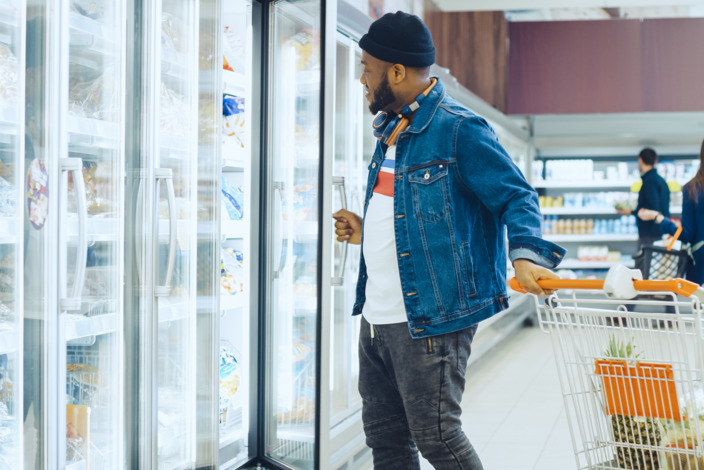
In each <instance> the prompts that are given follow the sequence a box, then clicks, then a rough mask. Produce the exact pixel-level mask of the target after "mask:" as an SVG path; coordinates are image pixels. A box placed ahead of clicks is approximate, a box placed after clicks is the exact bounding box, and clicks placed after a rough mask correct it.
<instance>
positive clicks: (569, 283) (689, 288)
mask: <svg viewBox="0 0 704 470" xmlns="http://www.w3.org/2000/svg"><path fill="white" fill-rule="evenodd" d="M509 285H510V286H511V289H513V290H515V291H517V292H522V293H524V294H525V293H527V292H528V291H526V289H525V287H523V286H522V285H521V283H520V282H518V279H516V278H515V277H514V278H511V281H509ZM538 285H539V286H540V287H541V288H543V289H547V290H559V289H588V290H601V289H603V288H604V280H603V279H543V280H542V281H538ZM633 287H634V288H635V289H636V290H638V291H655V292H673V293H675V294H680V295H683V296H685V297H689V296H691V295H692V294H693V293H694V292H695V291H696V290H697V288H698V287H699V285H698V284H695V283H693V282H690V281H687V280H685V279H670V280H668V281H633Z"/></svg>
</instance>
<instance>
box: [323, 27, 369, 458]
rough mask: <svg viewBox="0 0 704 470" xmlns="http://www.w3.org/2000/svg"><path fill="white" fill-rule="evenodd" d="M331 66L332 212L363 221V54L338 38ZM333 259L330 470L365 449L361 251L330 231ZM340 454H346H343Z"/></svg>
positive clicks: (365, 161)
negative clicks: (358, 302) (357, 312)
mask: <svg viewBox="0 0 704 470" xmlns="http://www.w3.org/2000/svg"><path fill="white" fill-rule="evenodd" d="M336 47H337V52H336V61H335V68H336V70H335V86H336V88H335V140H334V142H335V145H334V149H335V153H334V163H333V168H332V175H333V188H332V191H331V193H330V194H331V195H332V210H333V211H337V210H339V209H341V208H344V209H347V210H349V211H351V212H354V213H356V214H359V215H360V216H361V215H362V211H363V207H362V202H363V201H364V194H365V188H366V172H367V165H368V163H369V161H370V159H371V156H372V153H373V150H374V145H375V139H374V138H373V134H372V132H371V119H372V115H371V113H369V112H368V111H367V110H366V109H365V108H364V103H363V101H364V91H363V87H362V85H361V84H360V82H359V73H358V70H359V64H360V62H361V53H360V51H359V48H358V47H357V45H356V43H355V42H354V41H353V40H352V39H349V38H347V37H345V36H343V35H341V34H338V36H337V44H336ZM330 243H332V245H333V247H334V250H333V257H332V265H331V267H330V269H331V272H332V273H333V275H332V286H333V287H332V296H331V306H330V312H332V319H331V322H330V328H331V330H330V332H329V333H328V334H329V336H330V359H329V360H330V372H329V377H330V383H329V393H330V400H329V403H330V423H329V426H330V440H329V442H328V443H321V445H327V446H329V450H328V452H326V454H327V455H330V456H331V461H330V462H329V464H328V465H329V467H330V468H333V469H337V468H341V467H342V468H344V466H345V465H353V466H354V465H359V460H360V459H368V457H369V456H368V455H362V454H360V451H362V450H363V449H364V448H365V447H366V443H365V440H364V433H363V430H362V422H361V406H362V403H361V398H360V396H359V392H358V389H357V384H358V380H359V360H358V352H357V351H358V348H357V338H358V334H359V325H360V317H359V316H355V317H353V316H352V307H353V305H354V301H355V295H356V283H357V273H358V270H359V256H360V246H359V245H348V244H347V243H340V242H337V241H336V237H335V235H334V230H332V239H331V241H330ZM343 449H344V450H343Z"/></svg>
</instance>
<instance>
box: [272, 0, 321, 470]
mask: <svg viewBox="0 0 704 470" xmlns="http://www.w3.org/2000/svg"><path fill="white" fill-rule="evenodd" d="M320 15H321V3H320V1H280V2H276V3H274V4H272V6H271V11H270V18H271V20H270V38H269V42H270V58H271V59H270V60H271V62H270V75H269V76H270V77H271V78H270V82H269V96H270V106H269V109H268V113H269V116H270V118H269V129H268V132H269V136H270V137H269V153H270V156H269V163H268V165H269V175H268V190H267V191H268V197H267V199H268V204H269V206H268V210H267V213H268V214H270V216H269V223H268V227H269V234H268V236H269V238H268V241H267V252H268V259H269V265H268V267H267V278H268V281H267V282H268V284H269V285H268V287H267V291H268V292H269V293H270V294H269V299H268V302H267V303H268V305H267V318H268V320H267V325H268V331H267V337H268V339H267V345H268V346H267V359H266V367H265V370H266V372H267V374H268V375H267V377H266V378H267V389H266V398H267V399H266V420H267V421H266V422H265V423H264V425H265V442H264V446H265V452H266V455H267V456H269V457H271V458H274V459H277V460H280V461H283V462H285V463H286V464H287V465H289V466H292V467H294V468H301V469H304V468H305V469H307V468H313V467H314V465H315V455H314V453H315V442H314V440H315V420H316V416H315V409H316V399H317V397H316V379H315V378H316V348H317V344H316V329H317V316H318V302H317V298H318V292H317V288H318V287H317V286H318V246H319V235H318V234H319V223H320V221H319V214H318V213H319V210H318V201H319V199H318V189H319V188H318V180H319V171H320V139H321V138H320V94H321V70H320V68H321V60H320V54H321V52H320Z"/></svg>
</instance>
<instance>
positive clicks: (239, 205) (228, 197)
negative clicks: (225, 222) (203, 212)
mask: <svg viewBox="0 0 704 470" xmlns="http://www.w3.org/2000/svg"><path fill="white" fill-rule="evenodd" d="M222 196H223V198H222V201H223V205H224V206H225V212H226V213H227V216H228V217H229V219H230V220H241V219H242V218H243V217H244V191H242V188H239V187H237V188H236V187H235V186H233V185H232V184H231V183H230V182H229V181H228V179H227V178H225V177H224V176H223V178H222Z"/></svg>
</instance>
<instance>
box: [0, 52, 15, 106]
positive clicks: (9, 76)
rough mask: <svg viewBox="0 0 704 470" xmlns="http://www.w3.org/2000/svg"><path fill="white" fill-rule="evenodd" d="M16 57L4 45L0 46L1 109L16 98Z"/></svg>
mask: <svg viewBox="0 0 704 470" xmlns="http://www.w3.org/2000/svg"><path fill="white" fill-rule="evenodd" d="M17 67H18V62H17V57H15V55H14V54H13V53H12V51H11V50H10V48H9V47H7V46H6V45H5V44H0V102H1V103H2V107H4V106H7V105H9V104H12V103H14V101H15V99H16V98H17V80H18V76H17Z"/></svg>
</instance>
